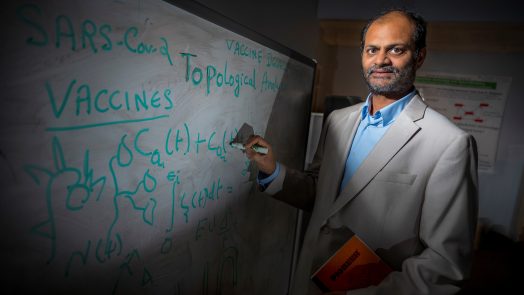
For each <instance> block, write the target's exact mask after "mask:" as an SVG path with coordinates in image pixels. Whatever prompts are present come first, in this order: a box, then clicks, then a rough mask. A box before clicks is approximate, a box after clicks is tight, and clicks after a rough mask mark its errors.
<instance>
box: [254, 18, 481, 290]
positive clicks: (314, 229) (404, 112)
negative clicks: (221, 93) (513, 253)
mask: <svg viewBox="0 0 524 295" xmlns="http://www.w3.org/2000/svg"><path fill="white" fill-rule="evenodd" d="M361 36H362V37H361V45H362V72H363V76H364V79H365V80H366V83H367V85H368V87H369V91H370V94H369V95H368V97H367V99H366V101H365V102H363V103H361V104H358V105H354V106H350V107H348V108H344V109H340V110H336V111H333V112H332V113H331V114H330V116H329V117H328V118H327V120H326V123H325V124H324V126H323V129H322V134H321V138H320V141H319V146H318V148H317V152H316V155H315V158H314V161H313V164H312V166H311V167H310V169H311V171H313V172H314V173H305V172H302V171H295V170H292V169H288V168H286V166H285V164H284V163H279V162H277V161H276V159H275V156H274V154H273V150H272V147H271V145H270V144H269V143H268V142H267V141H266V140H264V139H263V138H262V137H260V136H254V137H252V138H251V140H250V141H249V142H248V144H246V148H247V149H246V154H247V157H248V158H249V159H251V160H253V161H254V162H255V163H256V165H257V167H258V169H259V175H258V182H259V188H260V190H263V191H265V192H266V193H268V194H269V195H271V196H272V197H274V198H276V199H279V200H282V201H284V202H286V203H288V204H291V205H293V206H296V207H298V208H301V209H303V210H307V211H311V213H312V214H311V219H310V221H309V224H308V228H307V231H306V234H305V237H304V242H303V245H302V248H301V252H300V255H299V259H298V265H297V268H296V272H295V274H294V277H293V282H292V287H291V292H290V294H297V295H298V294H301V295H302V294H320V293H321V292H322V291H321V290H320V289H319V288H318V287H317V286H316V285H315V284H314V283H313V282H312V281H311V274H312V273H313V272H314V271H315V270H316V268H317V267H318V266H319V265H321V264H322V263H323V262H324V261H326V259H328V258H329V254H328V253H332V251H333V249H330V248H332V246H333V245H334V244H337V243H335V242H336V241H339V240H344V239H345V236H348V233H352V234H353V233H354V234H356V235H358V236H359V237H360V238H361V239H362V240H363V241H365V243H366V244H367V245H368V246H369V247H370V248H372V249H373V250H374V251H375V252H376V253H377V254H378V255H379V256H380V258H382V260H383V261H384V262H386V263H387V264H388V265H389V266H390V267H391V268H392V269H393V271H392V272H390V273H389V274H388V275H387V276H386V277H385V278H384V279H383V280H382V281H381V282H380V283H378V284H376V285H370V286H367V287H365V288H361V289H356V290H352V291H350V292H348V294H351V295H353V294H419V295H420V294H455V293H457V292H458V291H459V289H460V285H461V282H463V281H464V280H465V279H466V278H468V276H469V272H470V266H471V262H472V252H473V241H474V238H475V237H474V236H475V228H476V223H477V214H478V183H477V150H476V145H475V141H474V139H473V137H472V136H471V135H469V134H468V133H466V132H464V131H462V130H461V129H459V128H458V127H457V126H455V125H454V124H453V123H452V122H451V121H449V120H448V119H447V118H445V117H444V116H443V115H441V114H439V113H438V112H436V111H435V110H433V109H431V108H430V107H428V106H427V105H426V104H425V103H424V101H423V98H422V97H421V96H420V94H419V93H418V92H417V90H416V88H415V87H414V84H413V83H414V81H415V75H416V71H417V70H418V69H419V68H420V67H421V66H422V64H423V62H424V59H425V57H426V41H425V38H426V23H425V21H424V20H423V19H422V17H420V16H418V15H416V14H414V13H411V12H407V11H404V10H391V11H387V12H385V13H383V14H381V15H379V16H377V17H376V18H374V19H372V20H370V21H369V23H368V24H367V25H366V26H365V27H364V29H363V31H362V35H361ZM255 144H258V145H261V146H264V147H267V148H268V153H267V154H265V155H264V154H259V153H257V152H255V151H254V150H252V149H251V147H252V146H253V145H255ZM338 244H339V245H340V243H338ZM345 293H346V292H341V294H345Z"/></svg>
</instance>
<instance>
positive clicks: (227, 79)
mask: <svg viewBox="0 0 524 295" xmlns="http://www.w3.org/2000/svg"><path fill="white" fill-rule="evenodd" d="M178 2H185V1H173V3H175V4H177V3H178ZM206 13H208V14H209V13H210V12H206ZM2 22H3V23H4V26H3V27H4V28H6V32H5V34H6V40H9V41H8V42H5V43H4V44H3V45H2V48H1V58H2V63H1V66H2V70H1V79H0V80H1V83H2V84H1V85H2V88H3V92H2V97H1V98H0V116H1V124H0V152H1V158H0V173H1V174H0V176H1V186H2V196H1V199H0V208H1V209H0V210H1V212H0V213H1V215H2V225H3V228H4V229H5V231H6V237H7V238H6V239H4V241H3V242H2V255H3V256H4V257H3V260H2V261H4V262H6V263H7V266H6V267H7V269H9V275H8V276H7V278H8V281H9V282H8V284H7V288H8V290H10V289H11V290H12V291H16V292H17V293H27V292H29V291H37V292H39V293H40V292H43V293H54V294H64V293H67V294H81V293H83V294H284V293H285V292H287V288H288V279H289V273H290V269H291V258H292V251H293V241H294V234H295V226H296V210H294V209H291V208H288V207H287V206H285V205H283V204H281V203H279V202H277V201H274V200H271V199H269V198H268V197H266V196H263V195H260V194H258V193H256V192H255V190H254V182H253V178H254V173H253V172H254V171H252V168H251V167H250V165H249V164H250V163H249V161H247V159H246V157H245V156H244V155H243V154H242V153H241V152H240V151H238V150H233V149H231V148H230V146H229V142H230V141H231V140H232V139H233V138H234V136H235V135H236V131H237V129H238V128H240V126H241V125H242V124H243V123H244V122H247V123H249V124H250V125H252V126H253V127H254V129H255V133H258V134H262V135H265V136H266V137H267V138H268V139H270V140H271V141H272V142H273V143H274V145H275V149H276V150H277V151H279V153H278V154H277V157H278V158H279V159H280V160H284V161H285V162H286V164H288V163H289V164H288V165H290V166H295V168H298V169H301V168H303V167H302V164H303V163H304V158H305V149H306V140H307V132H308V130H307V129H308V120H309V114H310V98H311V87H312V83H313V73H314V64H313V63H307V62H304V61H303V60H297V59H295V58H293V56H292V55H289V54H287V53H286V52H282V51H279V50H274V49H272V48H271V47H268V46H267V45H265V43H264V45H263V44H262V43H258V42H257V41H255V40H253V39H250V38H247V37H244V36H243V35H240V34H237V33H235V32H233V31H231V30H229V29H225V28H224V27H221V26H220V25H217V24H215V23H214V22H210V21H208V20H205V19H203V18H200V17H198V16H196V15H195V14H192V13H189V12H187V11H186V10H183V9H181V8H179V7H177V6H175V5H173V4H171V3H167V2H164V1H160V0H147V1H138V0H137V1H102V0H97V1H43V2H36V3H33V2H25V1H17V2H16V3H12V4H10V5H8V8H6V9H3V12H2ZM255 35H256V34H255Z"/></svg>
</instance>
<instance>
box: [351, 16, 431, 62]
mask: <svg viewBox="0 0 524 295" xmlns="http://www.w3.org/2000/svg"><path fill="white" fill-rule="evenodd" d="M392 12H399V13H401V14H403V15H404V16H406V17H407V18H408V19H409V20H410V21H411V22H412V23H413V24H414V25H415V32H414V33H413V41H415V52H416V54H417V55H418V52H419V51H420V49H422V48H425V47H426V31H427V29H426V21H425V20H424V18H423V17H422V16H421V15H419V14H417V13H415V12H412V11H408V10H406V9H403V8H392V9H388V10H385V11H383V12H381V13H380V14H379V15H377V16H375V17H373V18H372V19H370V20H369V21H368V22H367V24H366V25H365V26H364V28H362V32H361V33H360V49H362V50H363V49H364V38H365V37H366V33H367V32H368V29H369V27H370V26H371V25H372V24H373V23H374V22H375V21H377V20H378V19H380V18H382V17H383V16H385V15H386V14H389V13H392Z"/></svg>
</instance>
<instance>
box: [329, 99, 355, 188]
mask: <svg viewBox="0 0 524 295" xmlns="http://www.w3.org/2000/svg"><path fill="white" fill-rule="evenodd" d="M361 114H362V107H360V108H359V109H358V111H356V112H352V113H351V114H349V116H348V119H347V120H345V121H344V122H343V124H344V125H343V126H342V127H341V128H340V130H342V132H340V133H338V132H337V136H339V138H338V140H340V141H339V142H337V144H336V145H338V146H343V147H344V149H343V151H344V154H343V159H347V157H348V153H349V148H350V147H351V143H352V142H353V138H354V137H355V133H356V132H357V129H358V122H359V121H360V118H361ZM348 130H351V132H347V131H348ZM344 131H345V132H344ZM334 156H337V157H338V155H334ZM333 162H334V163H337V166H336V167H333V168H334V169H333V170H332V171H330V173H333V171H335V172H336V173H337V174H336V176H337V177H334V178H333V179H334V180H335V182H334V183H333V185H335V186H336V187H337V188H338V187H339V186H340V182H341V181H342V177H343V176H344V169H345V168H346V161H345V160H340V159H336V160H335V161H333ZM337 191H338V189H337ZM333 197H336V196H333Z"/></svg>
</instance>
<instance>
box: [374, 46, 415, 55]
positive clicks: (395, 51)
mask: <svg viewBox="0 0 524 295" xmlns="http://www.w3.org/2000/svg"><path fill="white" fill-rule="evenodd" d="M378 52H379V49H378V48H373V47H370V48H367V49H366V53H367V54H369V55H374V54H377V53H378ZM404 52H406V50H405V49H404V48H401V47H393V48H391V49H388V53H391V54H394V55H400V54H403V53H404Z"/></svg>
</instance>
